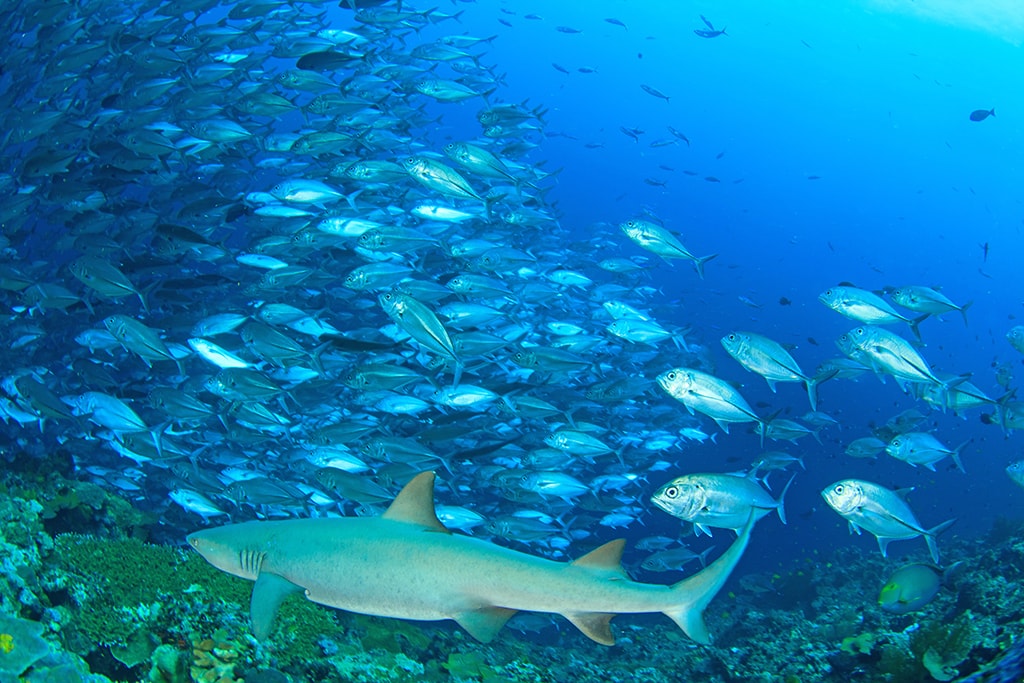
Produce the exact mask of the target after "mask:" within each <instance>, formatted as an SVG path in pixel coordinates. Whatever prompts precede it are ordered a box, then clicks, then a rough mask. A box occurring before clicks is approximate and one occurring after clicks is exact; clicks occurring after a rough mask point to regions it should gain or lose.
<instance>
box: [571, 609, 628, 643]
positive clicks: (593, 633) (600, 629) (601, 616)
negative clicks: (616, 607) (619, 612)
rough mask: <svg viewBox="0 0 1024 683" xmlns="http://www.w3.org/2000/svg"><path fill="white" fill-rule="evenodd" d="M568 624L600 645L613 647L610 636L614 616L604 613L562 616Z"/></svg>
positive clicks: (613, 641)
mask: <svg viewBox="0 0 1024 683" xmlns="http://www.w3.org/2000/svg"><path fill="white" fill-rule="evenodd" d="M564 616H565V618H566V619H568V620H569V622H570V623H571V624H572V625H573V626H575V627H576V628H578V629H579V630H580V632H581V633H583V635H585V636H586V637H587V638H590V639H591V640H593V641H594V642H595V643H600V644H601V645H614V644H615V636H613V635H612V627H611V623H612V617H614V616H615V615H614V614H606V613H604V612H578V613H576V614H566V615H564Z"/></svg>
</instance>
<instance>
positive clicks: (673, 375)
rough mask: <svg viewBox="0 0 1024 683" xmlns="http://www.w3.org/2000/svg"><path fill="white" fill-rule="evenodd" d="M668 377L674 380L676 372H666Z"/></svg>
mask: <svg viewBox="0 0 1024 683" xmlns="http://www.w3.org/2000/svg"><path fill="white" fill-rule="evenodd" d="M668 378H669V380H674V379H675V378H676V373H674V372H670V373H668Z"/></svg>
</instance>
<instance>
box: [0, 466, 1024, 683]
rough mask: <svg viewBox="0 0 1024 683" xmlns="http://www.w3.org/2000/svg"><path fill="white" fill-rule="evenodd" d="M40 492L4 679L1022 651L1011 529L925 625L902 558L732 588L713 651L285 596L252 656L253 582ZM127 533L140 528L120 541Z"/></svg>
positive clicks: (781, 661) (490, 669)
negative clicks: (879, 598) (901, 570)
mask: <svg viewBox="0 0 1024 683" xmlns="http://www.w3.org/2000/svg"><path fill="white" fill-rule="evenodd" d="M39 482H42V483H43V484H44V485H45V483H46V482H49V484H52V485H54V486H57V487H59V490H57V491H54V490H35V489H30V488H29V487H25V486H24V485H23V484H19V485H18V486H16V487H15V486H12V485H11V484H10V483H8V484H7V485H6V487H4V486H3V485H0V488H3V489H4V490H5V491H7V492H11V491H20V492H21V495H9V496H7V497H0V522H2V526H0V553H2V555H0V557H2V560H0V562H2V565H0V570H2V571H3V573H4V578H5V581H3V582H0V613H3V614H4V616H3V617H2V618H0V680H6V679H5V678H4V677H5V675H6V676H7V677H17V676H22V677H23V678H24V680H26V681H30V682H33V683H34V682H39V683H42V682H44V681H55V682H56V681H60V682H61V683H64V682H68V683H77V682H78V681H82V682H83V683H103V682H105V681H108V680H110V679H113V680H117V681H147V682H148V683H289V682H290V681H302V680H317V681H323V682H324V683H350V682H354V681H381V682H393V683H404V682H406V681H417V682H420V681H422V682H435V681H436V682H438V683H450V682H455V683H461V682H466V683H468V682H477V683H491V682H497V681H503V682H510V683H527V682H529V683H547V682H549V681H550V682H551V683H554V681H558V680H567V679H570V678H571V679H572V680H574V681H578V682H579V683H598V682H600V683H618V682H623V683H625V682H627V681H641V680H642V681H649V682H651V683H658V682H660V681H666V682H667V681H674V680H679V679H680V677H681V676H685V677H687V678H689V679H692V680H702V681H707V682H708V683H729V682H734V681H736V682H738V681H753V682H755V683H758V682H764V683H800V682H807V681H819V680H852V681H857V680H865V681H874V680H878V681H887V682H890V683H929V682H930V681H934V680H940V681H944V680H953V679H955V678H956V677H958V676H971V675H973V674H978V673H979V672H980V671H981V670H982V669H983V667H985V666H986V663H987V662H990V661H993V660H995V659H997V658H998V656H999V655H1000V653H1001V652H1003V651H1006V650H1007V649H1009V648H1010V647H1011V645H1012V644H1013V643H1014V642H1016V641H1018V640H1020V639H1021V638H1024V587H1022V586H1024V580H1022V579H1024V527H1022V526H1021V525H1019V524H1018V525H1014V524H1009V523H1002V524H1000V525H997V526H996V527H994V529H993V532H992V534H991V535H990V536H989V537H988V538H987V539H984V541H982V542H978V541H974V542H965V541H957V540H956V539H955V538H950V539H946V544H945V547H944V551H945V552H946V553H947V556H948V557H951V558H957V559H961V560H963V561H964V562H965V563H966V564H967V565H968V566H970V567H972V571H970V572H961V573H959V574H958V575H957V577H956V579H955V581H953V582H951V584H950V585H947V586H946V587H945V588H943V590H942V591H941V592H940V593H939V595H938V596H937V597H936V598H935V599H934V600H933V601H932V602H931V603H930V604H929V605H927V606H926V607H925V608H924V609H923V610H921V611H919V612H915V613H909V614H902V615H899V614H892V613H889V612H885V611H883V610H882V609H880V607H879V606H878V605H877V603H876V600H875V596H876V595H877V593H878V590H879V588H880V585H881V583H880V582H881V581H883V580H884V577H885V576H887V575H888V573H889V572H891V569H892V566H893V564H894V563H895V562H896V561H898V560H896V559H895V558H891V559H889V560H886V559H884V558H882V557H880V556H879V555H878V554H877V553H871V552H866V553H861V552H859V551H858V550H856V549H852V548H846V547H844V548H843V549H841V550H838V551H837V552H836V553H835V554H834V555H833V556H832V557H831V558H829V561H826V562H823V561H820V560H817V559H811V558H801V559H799V560H794V561H793V562H792V563H791V564H792V566H791V567H789V568H786V567H779V568H777V570H776V571H774V572H769V573H766V574H763V575H758V576H757V577H755V578H754V579H751V580H748V581H746V582H744V581H741V580H737V581H734V582H732V583H731V584H730V589H731V590H732V592H728V591H727V592H726V593H724V594H723V595H722V596H721V597H720V598H719V599H718V600H716V601H715V602H713V603H712V605H711V608H710V609H709V610H708V613H707V620H708V622H709V626H710V628H711V631H712V633H714V634H715V638H716V640H715V644H714V645H711V646H697V645H695V644H694V643H692V642H691V641H689V640H688V639H686V638H685V636H683V635H682V634H681V633H680V632H679V630H678V629H677V628H676V627H675V626H674V625H673V624H671V623H670V622H669V621H668V620H666V619H664V618H660V617H658V616H656V615H655V616H637V617H625V616H624V617H620V618H619V619H616V621H615V622H614V624H613V627H614V630H615V632H616V635H617V637H618V644H617V645H616V646H615V647H612V648H604V647H601V646H598V645H595V644H594V643H592V642H590V641H589V640H587V639H586V638H585V637H584V636H582V635H581V634H580V633H578V632H577V631H576V630H575V629H573V628H571V627H568V626H566V625H565V622H564V621H563V620H561V619H559V618H554V619H552V620H547V619H545V618H543V617H541V616H539V615H532V617H533V618H532V619H523V620H522V622H521V624H520V625H519V626H516V621H515V620H514V621H513V622H512V625H513V626H514V627H517V628H521V629H522V630H523V633H520V634H514V633H513V632H512V629H509V631H508V632H507V633H504V634H502V637H499V638H498V639H497V640H496V641H495V642H494V643H491V644H489V645H487V646H483V645H480V644H478V643H476V642H474V641H472V639H471V638H469V637H468V636H467V635H466V634H465V633H464V632H463V631H462V630H460V629H459V628H458V627H457V626H455V625H453V624H447V623H445V624H431V623H428V624H423V623H413V622H404V621H398V620H393V619H379V618H374V617H366V616H360V615H353V614H345V613H341V612H335V611H332V610H329V609H326V608H323V607H321V606H319V605H315V604H313V603H311V602H308V601H306V600H304V599H302V598H301V596H295V597H293V598H290V599H289V600H287V601H286V603H285V604H284V605H283V606H282V609H281V613H280V618H279V619H278V620H277V622H276V628H275V630H274V632H273V634H272V636H271V638H270V639H269V640H268V641H267V642H265V643H257V642H256V641H254V640H253V639H252V637H251V635H250V631H249V628H248V623H247V619H248V602H249V597H250V594H251V590H252V584H251V583H250V582H247V581H244V580H241V579H237V578H235V577H232V576H229V575H227V574H225V573H223V572H220V571H218V570H216V569H214V568H213V567H211V566H210V565H209V564H207V563H206V562H205V560H203V559H202V558H200V557H199V556H198V555H195V554H194V553H191V552H189V551H187V550H183V549H178V548H171V547H167V546H158V545H152V544H148V543H145V542H143V541H142V540H139V539H140V537H142V536H144V535H145V529H144V526H143V525H142V524H141V521H140V520H142V519H144V517H138V516H135V515H134V514H131V513H130V512H126V511H125V510H123V509H121V508H120V507H119V506H117V505H113V504H110V503H109V501H104V500H103V497H102V496H100V495H99V494H98V491H99V490H98V489H96V488H92V487H89V486H85V487H81V488H79V487H78V486H77V485H72V484H69V483H68V482H67V480H64V479H62V478H59V477H56V476H54V477H51V478H40V479H39V480H38V481H37V483H39ZM30 491H31V494H30ZM28 495H33V496H38V497H39V498H40V500H43V501H44V502H43V503H40V502H37V501H36V500H31V499H28V498H26V497H24V496H28ZM69 510H74V511H75V512H74V513H73V514H71V513H68V511H69ZM79 515H82V517H81V519H82V520H86V521H83V524H84V525H85V526H87V527H88V526H90V525H92V526H93V528H95V529H98V530H100V531H101V532H102V533H103V534H105V535H103V536H96V535H91V536H87V535H82V534H78V533H61V534H59V535H56V536H51V534H50V533H48V528H51V526H50V525H55V527H53V528H57V527H59V528H67V527H69V526H70V527H74V526H75V524H72V523H71V522H72V521H74V520H77V519H79ZM90 515H92V516H95V517H96V519H95V520H93V521H95V524H94V525H93V524H92V522H90V521H88V517H89V516H90ZM115 519H116V521H114V520H115ZM100 520H102V521H100ZM128 520H133V522H132V523H136V524H138V525H137V526H135V527H131V526H130V525H129V527H128V528H129V531H130V533H125V531H124V527H122V526H121V525H122V524H123V523H127V522H128ZM58 521H59V524H57V522H58ZM769 576H770V579H768V578H767V577H769ZM742 578H743V577H737V579H742ZM755 579H756V580H755ZM534 631H536V632H538V633H540V634H542V635H537V636H536V637H535V636H534V635H533V633H534ZM83 658H84V659H83ZM1013 661H1017V660H1013ZM1004 668H1005V667H1004ZM90 669H91V671H92V672H95V673H91V672H90ZM108 677H109V678H108ZM12 680H13V678H12ZM972 680H983V679H980V678H976V677H975V678H973V679H972ZM1007 680H1010V679H1007Z"/></svg>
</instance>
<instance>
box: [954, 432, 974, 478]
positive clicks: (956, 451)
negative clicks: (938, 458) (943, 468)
mask: <svg viewBox="0 0 1024 683" xmlns="http://www.w3.org/2000/svg"><path fill="white" fill-rule="evenodd" d="M971 441H973V439H967V441H964V442H963V443H962V444H960V445H959V446H957V447H956V448H954V449H953V452H952V453H951V454H950V455H951V457H952V458H953V462H955V463H956V466H957V468H959V469H960V471H961V472H963V473H964V474H967V470H965V469H964V464H963V462H961V461H960V451H962V450H963V448H964V446H966V445H967V444H969V443H970V442H971Z"/></svg>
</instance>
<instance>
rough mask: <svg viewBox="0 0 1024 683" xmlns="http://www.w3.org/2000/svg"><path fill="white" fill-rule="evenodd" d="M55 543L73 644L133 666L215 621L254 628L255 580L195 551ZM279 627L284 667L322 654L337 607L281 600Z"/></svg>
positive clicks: (70, 537) (334, 628)
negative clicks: (252, 597)
mask: <svg viewBox="0 0 1024 683" xmlns="http://www.w3.org/2000/svg"><path fill="white" fill-rule="evenodd" d="M55 544H56V552H55V554H54V556H55V558H57V561H56V565H55V567H54V569H55V570H56V571H55V572H54V579H55V581H56V580H57V579H60V581H61V583H62V585H63V586H64V587H65V590H66V591H67V592H68V602H69V605H68V606H67V608H68V609H70V610H72V611H73V613H74V618H73V619H72V620H71V624H70V626H69V628H68V629H66V632H65V633H64V637H65V639H66V640H67V641H68V644H69V646H70V647H73V649H76V650H78V651H82V652H89V651H91V650H93V649H95V648H96V647H99V646H103V647H107V648H109V649H110V650H111V652H112V653H114V654H115V656H117V657H118V658H123V659H124V660H126V661H125V663H126V664H127V663H129V662H136V663H138V662H140V658H141V653H142V652H143V651H144V650H145V649H146V648H149V651H152V649H153V647H155V646H156V645H158V644H159V643H160V642H167V641H169V640H178V641H188V640H190V639H191V638H193V637H195V635H196V634H202V633H204V632H208V631H209V629H210V625H211V624H218V625H224V626H227V627H229V628H233V629H234V630H235V631H237V632H245V631H246V630H247V628H248V626H247V623H246V621H247V618H248V604H249V598H250V595H251V592H252V583H251V582H249V581H245V580H243V579H239V578H237V577H234V576H231V575H229V574H226V573H224V572H222V571H220V570H218V569H216V568H214V567H213V566H211V565H210V564H208V563H207V562H206V560H204V559H203V558H202V557H200V556H199V555H197V554H195V553H191V552H183V551H181V550H178V549H175V548H170V547H167V546H157V545H151V544H147V543H143V542H141V541H138V540H135V539H120V540H115V539H99V538H94V537H91V536H81V535H77V534H65V535H62V536H58V537H57V538H56V539H55ZM275 626H276V628H275V631H274V633H273V636H272V642H273V643H274V644H275V645H276V646H278V648H279V651H280V658H281V660H282V664H283V665H285V666H288V665H297V664H300V663H302V662H304V661H309V660H310V659H314V658H316V657H319V656H321V655H322V651H321V649H320V648H319V646H318V645H317V642H318V641H319V640H320V639H321V638H323V637H325V636H327V637H330V636H331V635H336V634H338V633H339V627H338V623H337V621H336V620H335V619H334V617H333V614H332V613H331V611H330V610H327V609H324V608H322V607H319V606H317V605H315V604H313V603H311V602H309V601H307V600H304V599H301V598H293V599H290V600H288V601H286V603H285V604H284V605H282V608H281V613H280V617H279V619H278V620H277V622H276V624H275ZM140 633H144V634H146V637H145V639H144V640H143V637H142V636H140V635H139V634H140ZM150 636H152V637H150Z"/></svg>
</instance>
